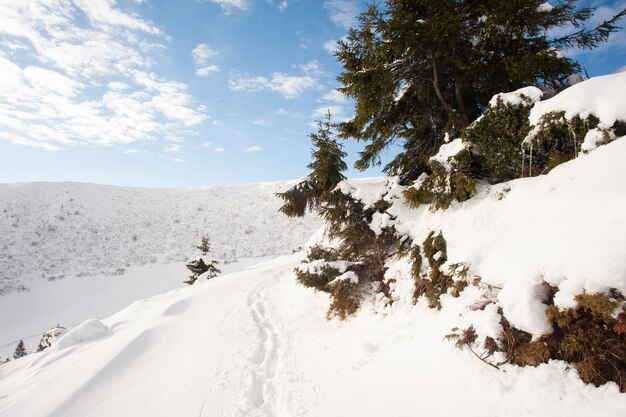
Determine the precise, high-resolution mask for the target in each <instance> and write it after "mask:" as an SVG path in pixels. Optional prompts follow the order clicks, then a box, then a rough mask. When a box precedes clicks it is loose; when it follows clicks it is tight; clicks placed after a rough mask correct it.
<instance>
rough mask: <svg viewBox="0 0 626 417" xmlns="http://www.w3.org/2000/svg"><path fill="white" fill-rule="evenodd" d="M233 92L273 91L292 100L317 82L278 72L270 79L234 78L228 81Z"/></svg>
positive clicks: (261, 77) (307, 77)
mask: <svg viewBox="0 0 626 417" xmlns="http://www.w3.org/2000/svg"><path fill="white" fill-rule="evenodd" d="M228 85H229V87H230V89H231V90H233V91H246V92H249V93H254V92H259V91H273V92H275V93H278V94H280V95H282V96H283V97H285V98H286V99H294V98H298V97H300V95H302V93H303V92H304V91H306V90H308V89H311V88H315V87H317V85H318V84H317V80H316V79H315V78H313V77H311V76H309V75H303V76H293V75H287V74H283V73H280V72H275V73H273V74H272V76H271V78H267V77H264V76H256V77H242V76H239V75H238V76H235V77H233V78H231V79H230V80H229V81H228Z"/></svg>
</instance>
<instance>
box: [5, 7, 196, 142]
mask: <svg viewBox="0 0 626 417" xmlns="http://www.w3.org/2000/svg"><path fill="white" fill-rule="evenodd" d="M164 37H165V35H164V34H163V33H162V31H161V30H160V29H159V28H157V27H156V26H154V25H153V24H152V23H151V22H149V21H147V20H144V19H141V18H140V17H138V16H137V15H135V14H128V13H124V12H122V11H121V10H119V9H117V8H116V7H115V2H114V1H112V0H106V1H95V0H56V1H54V2H49V1H47V0H30V1H28V2H22V1H15V2H2V4H0V78H1V79H2V80H3V82H2V83H0V129H2V134H1V135H0V139H2V140H7V141H10V142H13V143H16V144H20V145H25V146H34V147H39V148H42V149H47V150H59V149H61V148H62V147H66V146H70V145H74V144H79V143H92V144H101V145H107V144H111V143H132V142H136V141H141V140H152V139H160V138H166V137H169V136H180V135H182V134H188V129H189V128H190V127H192V126H195V125H198V124H199V123H201V122H202V121H203V120H205V119H206V118H207V116H206V115H205V114H204V109H202V108H201V107H199V106H194V104H193V98H192V97H191V95H190V94H189V93H188V91H187V86H186V85H185V84H183V83H178V82H172V81H168V80H165V79H163V78H162V77H160V76H159V75H157V74H155V73H152V72H151V70H150V69H151V66H152V56H153V55H152V54H153V53H154V52H156V51H159V50H160V49H161V48H162V47H163V46H162V45H161V44H160V43H159V40H160V39H162V38H164ZM7 45H21V46H23V47H24V48H26V49H25V50H19V52H20V53H17V52H16V51H17V49H15V48H11V47H9V46H7ZM5 46H7V47H6V48H5ZM24 54H27V55H28V61H24V60H23V58H22V57H23V56H24Z"/></svg>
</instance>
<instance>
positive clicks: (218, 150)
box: [213, 146, 224, 153]
mask: <svg viewBox="0 0 626 417" xmlns="http://www.w3.org/2000/svg"><path fill="white" fill-rule="evenodd" d="M213 150H214V151H215V152H218V153H221V152H224V148H222V147H221V146H220V147H218V148H215V149H213Z"/></svg>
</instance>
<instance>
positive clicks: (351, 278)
mask: <svg viewBox="0 0 626 417" xmlns="http://www.w3.org/2000/svg"><path fill="white" fill-rule="evenodd" d="M341 281H348V282H349V283H351V284H358V283H359V276H358V275H357V274H356V272H354V271H348V272H344V273H343V274H341V275H339V276H338V277H337V278H335V279H334V280H332V281H330V282H329V283H328V286H329V287H332V286H333V285H335V284H338V283H339V282H341Z"/></svg>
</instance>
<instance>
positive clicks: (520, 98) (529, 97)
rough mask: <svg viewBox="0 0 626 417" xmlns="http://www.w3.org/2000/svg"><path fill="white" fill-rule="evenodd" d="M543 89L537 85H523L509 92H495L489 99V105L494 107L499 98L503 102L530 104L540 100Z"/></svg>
mask: <svg viewBox="0 0 626 417" xmlns="http://www.w3.org/2000/svg"><path fill="white" fill-rule="evenodd" d="M542 96H543V91H541V90H540V89H538V88H537V87H523V88H520V89H519V90H515V91H512V92H510V93H500V94H496V95H495V96H493V97H492V98H491V100H489V107H495V106H496V105H497V104H498V99H500V100H501V101H502V102H503V103H504V104H511V105H514V106H518V105H520V104H522V105H525V106H530V105H532V104H533V103H536V102H538V101H539V100H541V97H542Z"/></svg>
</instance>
